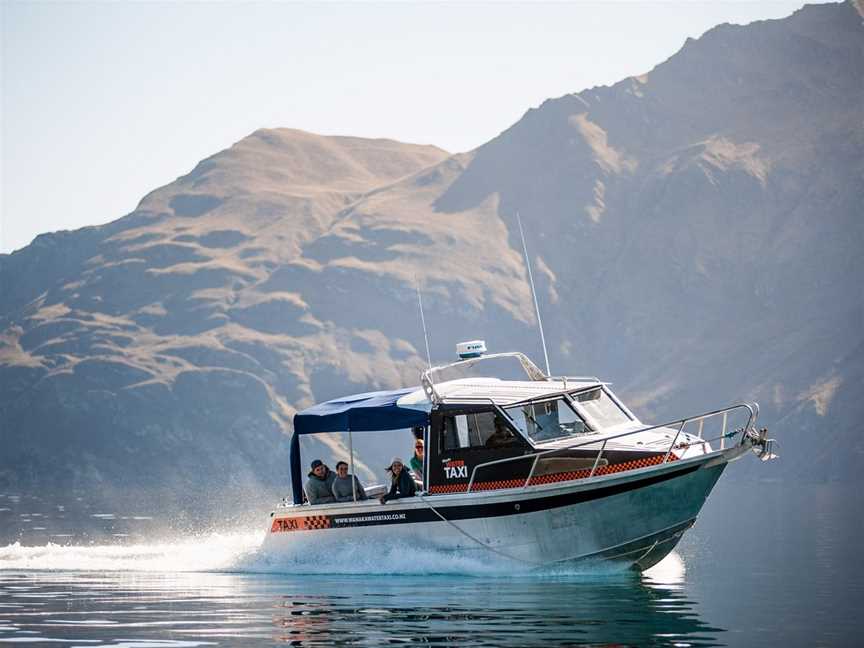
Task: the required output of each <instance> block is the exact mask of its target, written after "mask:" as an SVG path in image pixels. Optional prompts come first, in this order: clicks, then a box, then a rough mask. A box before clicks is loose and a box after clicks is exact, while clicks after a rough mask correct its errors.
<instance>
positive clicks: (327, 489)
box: [303, 459, 336, 504]
mask: <svg viewBox="0 0 864 648" xmlns="http://www.w3.org/2000/svg"><path fill="white" fill-rule="evenodd" d="M335 479H336V473H334V472H333V471H332V470H330V469H329V468H328V467H327V466H326V465H325V464H324V462H323V461H321V460H320V459H316V460H315V461H313V462H312V470H311V471H310V472H309V479H308V480H307V481H306V484H305V485H304V486H303V490H304V491H305V492H306V499H308V500H309V503H310V504H332V503H333V502H335V501H336V498H335V497H333V491H332V486H333V481H334V480H335Z"/></svg>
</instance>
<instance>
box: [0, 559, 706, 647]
mask: <svg viewBox="0 0 864 648" xmlns="http://www.w3.org/2000/svg"><path fill="white" fill-rule="evenodd" d="M664 566H666V567H668V565H666V564H665V563H664ZM679 577H683V571H682V569H681V565H680V559H678V565H677V567H676V565H675V564H674V561H673V564H672V566H671V568H669V569H667V571H666V572H663V571H659V572H658V571H655V572H652V573H651V574H649V575H647V576H639V575H638V574H634V573H617V574H598V575H584V574H583V575H579V576H557V577H548V576H547V577H544V578H542V579H538V578H536V577H535V578H528V577H526V578H512V579H504V578H476V577H470V578H469V577H465V578H460V577H453V576H425V577H417V576H386V577H385V576H365V577H361V576H350V577H337V576H323V577H316V576H304V577H290V576H276V575H251V574H212V573H211V574H176V573H174V574H153V573H125V574H124V573H113V574H112V573H98V574H94V573H61V574H58V573H53V574H52V573H33V572H26V573H22V572H11V573H10V572H0V642H4V641H5V642H13V643H15V642H20V641H21V640H25V639H26V640H29V641H33V640H42V641H46V640H61V641H66V642H72V643H82V644H85V643H86V645H101V646H105V645H111V646H118V645H126V644H123V642H127V643H128V642H130V641H132V639H130V638H133V639H134V641H136V642H139V643H135V644H134V645H136V646H137V645H141V646H145V645H146V646H152V645H162V646H166V645H170V646H175V645H185V646H192V645H247V646H248V645H267V644H273V643H274V642H281V643H285V644H287V645H295V646H349V645H350V646H377V645H384V644H393V643H423V644H432V645H442V646H534V645H538V646H539V645H544V646H549V645H555V646H559V645H560V646H568V645H569V646H573V645H596V644H623V645H640V646H653V645H657V646H660V645H714V644H716V643H717V642H718V637H719V636H720V635H721V633H722V630H721V629H719V628H716V627H713V626H711V625H710V624H708V623H706V622H704V621H702V620H701V619H700V618H699V615H698V614H697V612H696V609H695V605H694V602H693V601H691V600H689V599H688V598H687V596H685V594H684V592H683V590H681V589H680V588H679V583H678V582H675V580H676V578H679ZM679 582H680V581H679ZM129 645H132V644H129Z"/></svg>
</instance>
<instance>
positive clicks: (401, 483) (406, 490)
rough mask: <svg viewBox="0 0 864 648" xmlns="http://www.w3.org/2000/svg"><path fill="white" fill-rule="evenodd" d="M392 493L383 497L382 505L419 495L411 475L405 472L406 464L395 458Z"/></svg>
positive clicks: (390, 469)
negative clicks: (393, 500)
mask: <svg viewBox="0 0 864 648" xmlns="http://www.w3.org/2000/svg"><path fill="white" fill-rule="evenodd" d="M387 470H389V471H390V477H391V481H390V491H389V492H388V493H385V494H384V495H382V496H381V503H382V504H386V503H387V502H389V501H390V500H391V499H402V498H403V497H414V495H415V494H416V493H417V485H416V484H415V483H414V479H413V478H412V477H411V474H410V473H409V472H408V471H407V470H405V463H404V462H403V461H402V459H400V458H399V457H393V459H392V460H391V461H390V465H389V466H387Z"/></svg>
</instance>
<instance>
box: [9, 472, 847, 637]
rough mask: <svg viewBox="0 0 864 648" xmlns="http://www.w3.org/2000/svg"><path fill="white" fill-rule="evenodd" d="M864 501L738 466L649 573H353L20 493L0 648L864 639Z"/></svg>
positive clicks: (367, 553) (353, 551)
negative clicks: (300, 564)
mask: <svg viewBox="0 0 864 648" xmlns="http://www.w3.org/2000/svg"><path fill="white" fill-rule="evenodd" d="M862 504H864V495H862V493H861V492H857V491H856V490H855V489H850V488H848V487H844V486H839V485H832V484H821V485H813V486H799V487H790V486H789V485H788V484H787V485H783V484H781V483H779V482H775V483H749V484H740V483H738V484H736V483H735V477H734V466H733V467H732V469H730V471H729V472H728V473H727V475H726V476H724V478H723V479H721V481H720V483H719V484H718V486H717V488H716V489H715V492H714V493H713V494H712V495H711V497H710V498H709V500H708V503H707V505H706V507H705V509H704V510H703V513H702V515H701V516H700V519H699V521H698V522H697V524H696V526H695V527H694V528H693V529H691V530H690V531H689V532H688V533H687V534H686V535H685V537H684V540H683V541H682V542H681V544H680V545H679V547H678V549H677V551H676V552H675V553H673V554H672V555H671V556H669V557H668V558H667V559H666V560H664V561H663V562H662V563H660V564H659V565H658V566H656V567H655V568H654V569H652V570H650V571H649V572H646V573H645V574H637V573H632V572H620V571H610V570H609V569H608V568H601V567H595V568H590V569H589V568H583V569H581V570H578V571H569V572H563V573H554V574H514V573H511V572H509V571H506V570H501V569H499V568H498V566H496V564H495V563H494V561H493V560H492V559H491V558H490V561H489V562H488V563H484V564H479V565H467V564H465V563H458V564H454V563H453V562H452V561H451V560H449V559H448V558H447V557H445V556H434V555H433V556H430V555H419V554H413V553H412V552H410V550H408V549H406V551H405V552H404V553H403V554H402V555H401V556H399V557H398V558H396V557H394V555H393V554H388V556H387V557H386V558H381V557H380V556H377V555H376V552H375V548H374V547H372V548H370V547H353V548H346V551H350V553H348V554H347V556H346V561H343V563H341V564H343V565H353V569H351V571H353V572H355V573H352V574H349V575H339V574H334V573H324V572H325V571H327V570H326V569H324V568H323V566H320V565H310V566H309V569H308V570H304V571H308V572H310V573H305V574H286V573H280V565H279V562H278V559H275V558H274V557H272V556H266V555H262V554H261V552H260V551H258V544H259V543H260V540H261V538H262V536H263V533H262V532H261V531H260V530H255V529H253V530H246V531H243V530H241V531H238V532H233V533H222V534H212V533H203V534H200V535H197V536H195V535H183V536H182V537H179V538H164V537H158V535H159V533H161V532H159V531H157V530H156V527H157V526H158V525H157V521H155V520H153V519H152V516H148V515H146V514H145V513H143V512H142V513H141V514H132V515H126V516H120V515H117V514H113V513H111V512H110V511H94V512H91V513H89V515H90V516H97V517H94V518H91V522H92V521H93V520H95V521H96V522H97V524H103V525H104V526H103V528H102V531H103V532H102V533H101V534H97V535H96V536H94V535H93V534H92V532H91V534H90V535H89V536H87V537H83V536H81V535H80V534H76V532H75V529H76V524H75V522H76V520H75V519H74V518H76V517H78V518H80V516H81V515H84V513H82V507H84V505H83V504H81V503H80V502H78V503H77V504H75V503H69V504H68V505H63V508H64V510H63V511H55V513H51V512H45V511H46V509H45V508H44V507H42V508H41V509H40V510H41V511H42V512H41V513H39V514H38V516H37V517H34V516H33V513H35V512H36V511H33V510H22V509H28V508H30V509H32V508H34V507H33V506H29V505H28V502H27V500H26V498H21V497H16V496H14V495H13V494H8V493H6V494H3V497H0V530H2V533H0V644H2V643H11V644H17V645H40V644H44V645H73V646H74V645H81V646H117V647H120V646H125V647H130V648H131V647H137V646H140V647H145V646H206V645H222V646H226V645H243V646H251V645H276V644H282V643H287V644H288V645H297V646H338V645H351V646H380V645H385V644H396V645H400V644H409V645H410V644H430V645H438V646H546V647H548V646H571V645H624V646H707V645H731V646H755V645H782V646H858V645H861V643H862V642H861V640H860V638H859V630H858V628H859V624H858V619H857V614H858V613H859V610H860V609H861V608H862V604H864V585H862V583H864V567H862V561H861V560H860V558H859V556H858V553H859V552H858V551H857V549H858V545H859V544H861V542H862V538H864V535H862V533H864V516H862V513H864V507H862ZM55 509H56V506H55ZM69 511H75V513H74V515H72V517H73V519H72V520H69ZM60 515H63V516H64V517H62V518H61V517H60ZM124 518H126V519H124ZM22 520H24V521H22ZM34 520H35V523H34ZM61 521H62V523H61ZM91 526H92V525H91ZM33 527H37V528H35V529H34V528H33ZM52 530H59V531H63V533H57V535H59V536H62V537H49V538H48V539H47V540H46V533H48V534H49V535H52V534H53V531H52ZM49 531H50V532H51V533H49ZM13 540H15V542H12V541H13ZM4 545H5V546H4ZM376 560H377V562H376ZM281 571H283V572H284V571H285V569H284V565H283V566H282V570H281ZM319 572H320V573H319ZM358 572H369V573H358Z"/></svg>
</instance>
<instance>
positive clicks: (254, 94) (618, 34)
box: [0, 0, 802, 252]
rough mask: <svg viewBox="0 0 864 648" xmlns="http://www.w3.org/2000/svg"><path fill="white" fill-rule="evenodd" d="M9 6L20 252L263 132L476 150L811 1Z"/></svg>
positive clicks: (7, 60)
mask: <svg viewBox="0 0 864 648" xmlns="http://www.w3.org/2000/svg"><path fill="white" fill-rule="evenodd" d="M0 2H2V17H0V20H2V83H0V94H2V103H0V109H2V117H0V119H2V127H0V138H2V141H0V148H2V161H0V164H2V167H0V252H8V251H11V250H14V249H17V248H20V247H23V246H25V245H27V244H28V243H29V242H30V241H31V240H32V239H33V237H34V236H36V235H37V234H39V233H41V232H46V231H54V230H58V229H74V228H78V227H82V226H84V225H93V224H99V223H105V222H108V221H111V220H114V219H116V218H118V217H120V216H122V215H124V214H126V213H128V212H130V211H131V210H132V209H134V208H135V205H136V204H137V203H138V201H139V200H140V199H141V198H142V197H143V196H144V194H146V193H147V192H149V191H150V190H152V189H155V188H156V187H159V186H161V185H164V184H167V183H169V182H171V181H172V180H174V178H176V177H177V176H180V175H183V174H185V173H187V172H188V171H189V170H191V169H192V167H194V166H195V164H196V163H197V162H198V161H199V160H200V159H202V158H204V157H206V156H208V155H211V154H213V153H215V152H217V151H219V150H221V149H224V148H226V147H228V146H230V145H231V144H232V143H233V142H235V141H237V140H239V139H241V138H242V137H244V136H246V135H248V134H249V133H251V132H252V131H254V130H255V129H257V128H261V127H279V126H285V127H291V128H300V129H304V130H308V131H313V132H316V133H322V134H328V135H330V134H339V135H357V136H364V137H388V138H393V139H398V140H403V141H408V142H421V143H430V144H436V145H437V146H440V147H442V148H445V149H447V150H449V151H452V152H457V151H466V150H470V149H472V148H474V147H476V146H479V145H480V144H482V143H484V142H486V141H488V140H489V139H491V138H492V137H494V136H495V135H497V134H498V133H499V132H501V131H502V130H504V129H505V128H507V127H508V126H509V125H511V124H512V123H513V122H515V121H516V120H518V119H519V117H520V116H521V115H522V114H523V113H524V112H525V111H526V110H527V109H529V108H531V107H533V106H537V105H539V104H540V103H541V102H542V101H543V100H544V99H546V98H548V97H556V96H560V95H563V94H567V93H570V92H578V91H580V90H583V89H584V88H587V87H591V86H595V85H608V84H611V83H614V82H616V81H618V80H620V79H621V78H623V77H626V76H630V75H634V74H641V73H643V72H647V71H648V70H650V69H651V68H652V67H654V66H655V65H656V64H658V63H660V62H661V61H663V60H665V59H666V58H668V57H669V56H671V55H672V54H673V53H675V52H676V51H677V50H678V49H679V48H680V47H681V45H682V44H683V42H684V40H685V39H686V38H687V37H688V36H692V37H698V36H700V35H701V34H702V33H704V32H705V31H706V30H708V29H710V28H711V27H712V26H714V25H716V24H718V23H722V22H732V23H748V22H752V21H754V20H760V19H767V18H780V17H783V16H786V15H788V14H790V13H792V12H793V11H794V10H795V9H797V8H798V7H800V6H801V4H802V3H801V2H787V1H774V2H735V3H723V2H704V3H703V2H680V1H679V2H665V3H636V4H634V3H618V2H603V3H599V2H584V3H568V4H564V3H556V4H546V3H536V2H531V3H527V2H525V3H506V4H505V3H492V2H485V3H464V2H460V3H431V2H426V3H422V4H409V3H394V2H389V3H280V4H274V3H245V2H244V3H241V2H222V3H205V2H184V3H180V2H168V3H156V2H147V3H144V2H56V3H55V2H33V1H29V2H20V1H12V0H0Z"/></svg>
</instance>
